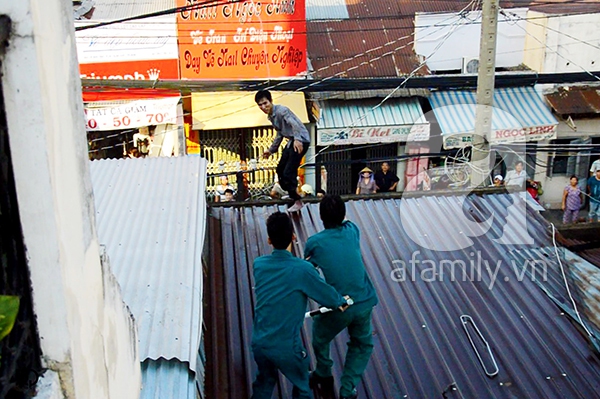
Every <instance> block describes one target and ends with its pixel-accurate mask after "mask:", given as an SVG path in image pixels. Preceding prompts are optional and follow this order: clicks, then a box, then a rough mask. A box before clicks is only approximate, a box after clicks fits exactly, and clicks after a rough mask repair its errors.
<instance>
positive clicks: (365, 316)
mask: <svg viewBox="0 0 600 399" xmlns="http://www.w3.org/2000/svg"><path fill="white" fill-rule="evenodd" d="M372 311H373V308H369V309H367V310H363V311H361V312H352V311H346V312H343V313H342V312H331V313H325V314H322V315H320V316H317V317H315V319H314V321H313V329H312V330H313V338H312V346H313V349H314V351H315V358H316V359H317V367H316V369H315V373H316V374H317V375H318V376H320V377H329V376H331V367H332V366H333V360H331V357H330V355H329V347H330V345H331V341H332V340H333V339H334V338H335V336H336V335H338V334H339V333H340V332H341V331H342V330H343V329H345V328H348V334H349V335H350V341H349V342H348V351H347V352H346V361H345V363H344V371H343V372H342V378H341V388H340V395H341V396H350V395H351V394H352V392H353V390H354V388H356V386H357V385H358V382H359V381H360V379H361V377H362V373H363V372H364V371H365V368H366V367H367V363H368V362H369V358H370V357H371V353H372V352H373V336H372V330H371V312H372Z"/></svg>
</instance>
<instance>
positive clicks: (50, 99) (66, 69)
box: [0, 0, 141, 399]
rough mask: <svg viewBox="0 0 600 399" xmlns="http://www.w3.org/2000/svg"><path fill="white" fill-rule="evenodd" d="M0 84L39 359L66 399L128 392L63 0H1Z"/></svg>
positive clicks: (129, 355) (130, 374) (124, 330)
mask: <svg viewBox="0 0 600 399" xmlns="http://www.w3.org/2000/svg"><path fill="white" fill-rule="evenodd" d="M0 14H4V15H7V16H8V17H9V18H10V19H11V21H12V32H11V34H10V38H9V44H8V47H7V48H6V54H5V56H4V58H3V62H2V71H1V72H2V88H3V95H4V98H5V104H6V114H7V123H8V134H9V140H10V150H11V153H12V159H13V167H14V171H15V180H16V188H17V196H18V201H19V210H20V217H21V223H22V227H23V234H24V241H25V246H26V249H27V258H28V263H29V267H30V272H31V279H32V287H33V299H34V308H35V309H34V310H35V313H36V316H37V321H38V328H39V335H40V339H41V347H42V351H43V361H44V363H45V365H46V366H47V367H48V368H50V369H52V370H54V371H56V372H58V374H59V377H60V384H61V388H62V391H63V394H64V395H65V397H67V398H81V399H93V398H115V399H116V398H128V399H129V398H137V397H139V390H140V384H141V372H140V363H139V358H138V354H137V340H136V335H135V327H134V323H133V320H132V317H131V315H130V313H129V311H128V309H127V307H126V306H125V305H124V303H123V302H122V300H121V295H120V291H119V287H118V284H117V283H116V281H115V280H114V277H113V276H112V275H111V273H110V269H109V266H108V262H106V261H105V262H101V252H100V248H99V245H98V241H97V238H96V232H95V226H94V223H95V221H94V203H93V197H92V195H93V194H92V189H91V182H90V177H89V170H88V157H87V143H86V135H85V130H84V118H83V104H82V99H81V87H80V82H79V69H78V65H77V59H76V51H75V42H74V31H73V21H72V10H71V3H70V2H64V1H51V2H42V1H29V0H19V1H14V0H0Z"/></svg>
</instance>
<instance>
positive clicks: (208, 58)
mask: <svg viewBox="0 0 600 399" xmlns="http://www.w3.org/2000/svg"><path fill="white" fill-rule="evenodd" d="M202 3H206V2H203V1H199V0H177V6H178V7H182V6H188V5H192V4H198V8H195V9H192V10H190V11H182V12H180V13H179V14H178V15H177V30H178V37H179V63H180V70H181V77H182V78H183V79H265V78H280V77H293V76H298V75H302V74H304V73H306V18H305V13H306V10H305V0H265V1H260V0H259V1H257V0H246V1H224V2H221V3H220V4H219V5H210V6H209V5H202Z"/></svg>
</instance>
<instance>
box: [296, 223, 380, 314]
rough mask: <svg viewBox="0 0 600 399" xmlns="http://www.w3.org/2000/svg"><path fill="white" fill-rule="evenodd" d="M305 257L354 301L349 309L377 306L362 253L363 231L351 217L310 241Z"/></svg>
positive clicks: (352, 311) (312, 237) (351, 310)
mask: <svg viewBox="0 0 600 399" xmlns="http://www.w3.org/2000/svg"><path fill="white" fill-rule="evenodd" d="M304 258H306V259H308V260H309V261H310V262H311V263H312V264H314V265H315V266H317V267H319V268H321V270H322V271H323V275H324V276H325V280H326V281H327V283H328V284H331V285H332V286H333V288H335V289H336V290H337V292H339V293H342V292H343V293H344V295H349V296H350V298H352V299H353V300H354V305H352V306H350V307H349V308H348V310H346V312H350V313H354V312H356V313H358V312H361V311H364V310H366V309H369V308H372V307H373V306H375V305H377V303H378V299H377V294H376V293H375V288H374V287H373V283H372V282H371V280H370V279H369V276H368V275H367V272H366V270H365V265H364V263H363V261H362V255H361V252H360V231H359V230H358V227H357V226H356V225H355V224H354V223H352V222H351V221H349V220H344V222H342V224H341V226H338V227H334V228H332V229H325V230H323V231H321V232H319V233H317V234H315V235H313V236H311V237H310V238H309V239H308V241H307V242H306V247H305V249H304Z"/></svg>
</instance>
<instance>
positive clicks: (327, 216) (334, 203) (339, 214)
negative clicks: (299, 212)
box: [319, 194, 346, 229]
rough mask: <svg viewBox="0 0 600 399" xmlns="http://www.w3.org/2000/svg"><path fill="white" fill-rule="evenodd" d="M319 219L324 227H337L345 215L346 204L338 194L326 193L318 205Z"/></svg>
mask: <svg viewBox="0 0 600 399" xmlns="http://www.w3.org/2000/svg"><path fill="white" fill-rule="evenodd" d="M319 213H320V214H321V220H322V221H323V225H324V226H325V228H326V229H332V228H334V227H338V226H340V225H341V224H342V222H343V221H344V218H345V217H346V204H344V200H343V199H342V197H340V196H339V195H332V194H327V195H326V196H324V197H323V199H322V200H321V204H320V205H319Z"/></svg>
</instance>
